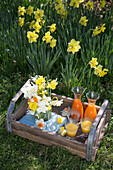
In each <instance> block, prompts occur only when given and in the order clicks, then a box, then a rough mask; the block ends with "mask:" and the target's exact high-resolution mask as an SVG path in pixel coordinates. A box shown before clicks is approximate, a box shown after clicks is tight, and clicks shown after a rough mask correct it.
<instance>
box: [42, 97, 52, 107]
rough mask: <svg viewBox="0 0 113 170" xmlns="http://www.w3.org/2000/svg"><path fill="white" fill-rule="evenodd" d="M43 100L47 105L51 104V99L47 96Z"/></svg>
mask: <svg viewBox="0 0 113 170" xmlns="http://www.w3.org/2000/svg"><path fill="white" fill-rule="evenodd" d="M43 99H44V100H45V101H46V105H49V104H50V101H51V97H47V96H46V95H44V97H43Z"/></svg>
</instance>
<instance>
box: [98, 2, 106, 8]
mask: <svg viewBox="0 0 113 170" xmlns="http://www.w3.org/2000/svg"><path fill="white" fill-rule="evenodd" d="M105 5H106V1H105V0H100V5H99V7H100V8H104V7H105Z"/></svg>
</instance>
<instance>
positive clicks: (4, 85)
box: [0, 0, 113, 170]
mask: <svg viewBox="0 0 113 170" xmlns="http://www.w3.org/2000/svg"><path fill="white" fill-rule="evenodd" d="M40 2H42V1H36V0H32V1H31V4H32V5H35V6H37V5H40ZM43 2H44V3H45V2H46V1H45V0H43ZM28 3H29V1H28V0H24V1H23V0H21V1H20V0H10V1H8V0H4V1H2V2H0V9H3V10H0V21H1V22H0V35H1V40H0V73H1V75H0V169H1V170H12V169H14V170H15V169H18V170H21V169H22V170H34V169H37V170H53V169H57V170H61V169H62V170H79V169H82V170H86V169H93V170H95V169H96V170H97V169H98V170H100V169H103V170H105V169H108V168H109V169H111V170H112V169H113V69H112V65H113V60H112V46H113V43H112V34H113V32H112V31H111V32H109V31H110V24H112V22H110V24H108V23H109V22H108V21H107V18H106V17H105V21H106V23H107V24H108V25H109V26H108V27H107V31H106V32H107V33H106V37H107V38H106V40H105V41H104V38H105V37H104V35H103V37H98V38H99V40H103V47H102V48H101V46H98V48H97V45H96V42H97V41H98V39H97V40H96V38H94V39H95V41H93V39H92V40H91V43H92V44H93V49H92V46H91V43H90V39H89V41H85V40H84V41H85V43H83V45H82V49H83V51H81V55H80V53H78V54H77V55H75V56H74V57H75V58H71V57H70V56H71V55H70V56H69V58H68V60H67V58H66V57H68V56H66V55H64V56H65V58H63V56H61V57H59V59H58V60H57V62H56V63H55V65H54V66H53V68H52V69H53V72H52V73H51V74H50V77H55V78H56V76H57V77H58V81H59V86H58V88H57V90H56V91H55V92H56V93H58V94H61V95H66V96H69V97H73V94H72V92H71V86H73V84H74V85H77V84H78V81H79V80H78V79H79V75H78V70H79V69H80V68H81V67H82V66H84V65H85V63H87V62H88V61H89V59H91V57H95V56H98V55H99V58H100V61H102V63H103V64H104V63H105V66H106V67H107V65H108V66H109V68H110V71H109V73H108V74H107V76H106V77H105V78H102V79H101V80H98V81H97V80H96V78H95V79H94V80H95V89H96V90H97V86H98V91H99V94H100V98H99V100H98V101H97V104H98V105H101V104H102V102H103V100H104V99H108V100H109V102H110V108H111V119H110V121H109V125H108V128H107V130H106V132H105V134H104V137H103V139H102V141H101V144H100V147H99V149H98V151H97V156H96V160H95V162H87V161H86V160H85V159H81V158H79V157H78V156H76V155H72V154H71V153H69V152H68V151H67V150H65V149H63V148H60V147H56V146H45V145H42V144H39V143H36V142H32V141H30V140H27V139H24V138H21V137H19V136H16V135H14V134H8V133H7V131H6V129H5V117H6V113H7V109H8V106H9V103H10V101H11V99H12V98H13V96H14V95H15V94H16V93H17V92H18V90H19V89H20V88H21V87H22V86H23V84H24V83H25V82H26V81H27V79H28V78H29V77H30V75H33V72H31V71H30V70H29V68H28V65H27V62H26V60H25V55H26V51H24V48H23V47H22V48H20V49H21V50H20V49H18V47H19V46H21V38H20V37H18V42H16V40H17V39H15V40H14V38H15V37H17V35H18V31H19V32H21V31H20V29H19V30H18V27H17V24H15V22H16V19H17V17H16V16H17V8H18V6H19V5H20V4H22V5H26V6H28ZM1 7H2V8H1ZM46 10H48V7H47V8H46ZM53 13H54V9H53ZM4 14H6V15H4ZM2 16H4V17H2ZM55 16H56V14H55ZM49 19H50V23H51V22H52V21H51V17H50V16H49ZM55 19H56V18H54V21H55ZM109 19H110V18H109ZM58 21H60V17H59V20H58ZM1 23H3V24H1ZM67 25H68V23H67ZM80 29H82V28H81V27H80ZM80 29H79V30H80ZM67 30H68V29H65V31H64V32H63V34H62V39H63V37H64V36H65V35H66V34H67ZM69 31H70V34H73V30H72V29H70V30H69ZM75 33H76V30H75ZM60 34H61V33H60V32H59V36H60ZM88 34H89V33H88ZM15 35H16V36H15ZM77 36H81V35H80V34H77ZM82 36H84V34H82ZM65 38H67V37H65ZM68 38H69V40H70V37H69V35H68ZM9 39H10V40H11V41H10V42H11V43H8V40H9ZM78 39H79V37H78ZM86 40H87V37H86ZM66 41H67V40H66ZM66 41H64V42H63V41H62V42H63V43H62V42H60V40H59V44H60V45H61V46H64V48H66V46H65V43H67V42H66ZM110 42H111V43H110ZM88 43H89V44H88ZM10 44H11V46H10ZM14 45H15V48H14ZM25 45H26V44H25ZM87 47H88V48H87ZM96 48H97V49H96ZM100 48H101V53H102V54H103V55H100V54H101V53H100ZM15 49H17V50H15ZM106 49H107V50H106ZM13 50H14V51H13ZM92 50H93V52H94V53H93V52H92ZM103 51H104V53H103ZM64 54H65V53H64ZM104 54H105V55H104ZM62 55H63V54H62ZM80 56H82V58H79V57H80ZM104 57H105V58H106V60H105V59H104ZM79 59H80V62H82V61H83V63H84V64H83V63H82V65H80V64H79V67H77V66H78V65H76V64H75V63H77V62H78V63H79ZM74 62H75V63H74ZM61 63H62V67H61V65H60V64H61ZM70 63H71V64H70ZM65 65H66V67H67V70H68V71H67V70H66V67H65ZM74 66H75V67H74ZM76 68H77V69H76ZM74 69H76V70H75V72H74V71H73V70H74ZM60 72H61V73H62V75H63V76H64V79H63V78H62V77H63V76H62V77H61V75H60ZM75 73H76V74H75ZM75 75H76V76H75ZM84 80H85V83H86V88H87V91H88V90H89V89H90V85H89V83H87V80H88V78H87V76H85V79H84ZM73 82H74V83H73ZM67 83H69V84H68V85H67ZM21 99H22V98H21ZM82 100H83V101H86V100H87V99H86V97H85V93H84V95H83V96H82ZM19 104H20V100H19V101H18V102H17V103H16V107H18V105H19Z"/></svg>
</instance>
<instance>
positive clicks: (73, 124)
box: [65, 118, 79, 139]
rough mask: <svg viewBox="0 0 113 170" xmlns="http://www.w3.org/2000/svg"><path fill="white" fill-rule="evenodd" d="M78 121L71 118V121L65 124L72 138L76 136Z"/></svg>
mask: <svg viewBox="0 0 113 170" xmlns="http://www.w3.org/2000/svg"><path fill="white" fill-rule="evenodd" d="M78 127H79V126H78V123H76V122H75V121H74V120H73V119H71V118H70V119H69V121H68V122H67V123H66V124H65V128H66V133H67V135H68V137H69V138H70V139H72V138H73V137H75V135H76V133H77V130H78Z"/></svg>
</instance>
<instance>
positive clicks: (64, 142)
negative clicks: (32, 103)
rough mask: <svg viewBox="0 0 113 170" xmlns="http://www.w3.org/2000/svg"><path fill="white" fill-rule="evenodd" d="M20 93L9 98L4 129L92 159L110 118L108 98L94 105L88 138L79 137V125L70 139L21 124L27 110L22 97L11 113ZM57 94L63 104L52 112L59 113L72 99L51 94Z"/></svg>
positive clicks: (25, 101)
mask: <svg viewBox="0 0 113 170" xmlns="http://www.w3.org/2000/svg"><path fill="white" fill-rule="evenodd" d="M28 83H30V80H28V81H27V82H26V84H25V85H24V86H26V85H27V84H28ZM21 95H22V91H21V89H20V91H19V92H18V93H17V94H16V95H15V97H14V98H13V99H12V100H11V103H10V105H9V108H8V111H7V117H6V121H5V122H6V123H5V124H6V129H7V131H8V132H9V133H14V134H16V135H19V136H21V137H23V138H27V139H30V140H32V141H35V142H39V143H42V144H45V145H49V146H51V145H56V146H60V147H64V148H66V149H67V150H69V151H70V152H71V153H72V154H76V155H78V156H80V157H81V158H85V159H86V160H87V161H94V160H95V156H96V153H97V149H98V147H99V145H100V142H101V140H102V137H103V135H104V133H105V130H106V128H107V125H108V122H109V120H110V108H109V102H108V100H104V102H103V104H102V106H101V107H99V106H96V109H97V112H98V114H97V117H96V119H95V121H94V122H93V124H92V126H91V129H90V133H89V136H88V138H86V139H85V140H84V139H83V138H82V137H81V136H82V135H83V133H82V131H81V127H80V126H79V129H78V132H77V134H76V137H75V139H74V140H70V139H69V138H68V137H62V136H61V135H59V134H53V133H50V132H47V131H44V130H40V129H37V128H35V127H33V126H29V125H27V124H23V123H21V122H19V121H18V120H19V119H20V118H22V117H23V116H24V115H25V114H26V111H27V108H28V104H27V100H26V99H24V100H23V101H22V102H21V104H20V106H19V107H18V108H17V109H16V111H15V112H14V113H13V114H12V112H13V109H14V107H15V102H16V101H17V100H18V99H19V97H20V96H21ZM54 96H57V97H58V99H63V104H62V105H61V106H60V107H53V112H56V113H57V114H61V111H62V110H63V109H64V108H65V107H68V106H70V107H71V105H72V103H73V99H71V98H67V97H65V96H60V95H56V94H52V97H54ZM87 105H88V103H83V107H84V110H85V108H86V107H87Z"/></svg>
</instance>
